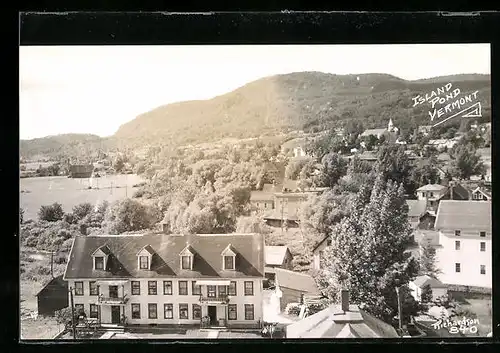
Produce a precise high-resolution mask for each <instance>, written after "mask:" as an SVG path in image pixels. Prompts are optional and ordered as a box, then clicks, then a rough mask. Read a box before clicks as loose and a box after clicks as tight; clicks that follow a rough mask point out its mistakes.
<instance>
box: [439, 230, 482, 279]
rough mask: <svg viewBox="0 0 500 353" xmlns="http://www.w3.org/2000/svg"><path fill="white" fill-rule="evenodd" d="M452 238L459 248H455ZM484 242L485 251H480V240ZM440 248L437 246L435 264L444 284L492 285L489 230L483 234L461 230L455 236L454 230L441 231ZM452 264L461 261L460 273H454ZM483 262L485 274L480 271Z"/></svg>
mask: <svg viewBox="0 0 500 353" xmlns="http://www.w3.org/2000/svg"><path fill="white" fill-rule="evenodd" d="M455 241H460V250H455ZM481 242H485V244H486V249H485V251H480V243H481ZM439 243H440V245H441V246H440V247H439V248H438V249H437V253H436V255H437V256H436V259H437V265H438V267H439V268H440V269H441V271H442V274H440V275H439V279H440V280H441V282H443V283H445V284H454V285H463V286H477V287H484V288H491V282H492V272H491V271H492V266H491V265H492V264H491V259H492V249H491V232H489V231H487V232H486V237H480V236H479V230H478V231H477V232H464V231H463V230H462V231H461V235H460V236H455V234H454V231H450V232H446V233H443V232H440V234H439ZM455 263H460V267H461V268H460V272H459V273H457V272H455ZM481 265H485V268H486V274H481V273H480V266H481Z"/></svg>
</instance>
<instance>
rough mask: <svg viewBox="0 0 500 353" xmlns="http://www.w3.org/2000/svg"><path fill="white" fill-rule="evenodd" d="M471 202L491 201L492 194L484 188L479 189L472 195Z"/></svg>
mask: <svg viewBox="0 0 500 353" xmlns="http://www.w3.org/2000/svg"><path fill="white" fill-rule="evenodd" d="M471 200H475V201H490V200H491V192H489V191H487V190H486V189H484V188H481V187H479V186H478V187H477V188H475V189H474V190H473V191H472V193H471Z"/></svg>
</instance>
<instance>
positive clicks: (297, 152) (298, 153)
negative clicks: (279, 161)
mask: <svg viewBox="0 0 500 353" xmlns="http://www.w3.org/2000/svg"><path fill="white" fill-rule="evenodd" d="M306 145H307V141H306V139H304V138H296V139H293V140H289V141H287V142H285V143H284V144H283V145H281V152H282V153H287V152H288V153H289V154H291V155H292V156H293V157H294V158H297V157H305V156H307V154H306V152H305V151H306Z"/></svg>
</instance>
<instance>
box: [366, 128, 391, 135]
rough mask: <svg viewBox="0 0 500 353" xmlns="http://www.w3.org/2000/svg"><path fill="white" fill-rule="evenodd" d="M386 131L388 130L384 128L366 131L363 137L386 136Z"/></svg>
mask: <svg viewBox="0 0 500 353" xmlns="http://www.w3.org/2000/svg"><path fill="white" fill-rule="evenodd" d="M386 131H387V129H386V128H383V129H366V130H365V131H363V133H362V134H361V136H370V135H374V136H377V135H382V134H384V133H385V132H386Z"/></svg>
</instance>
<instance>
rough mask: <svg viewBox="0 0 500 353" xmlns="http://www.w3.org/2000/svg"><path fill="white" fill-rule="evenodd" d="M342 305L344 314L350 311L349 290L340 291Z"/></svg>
mask: <svg viewBox="0 0 500 353" xmlns="http://www.w3.org/2000/svg"><path fill="white" fill-rule="evenodd" d="M340 304H341V309H342V311H343V312H348V311H349V290H348V289H342V290H341V291H340Z"/></svg>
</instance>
